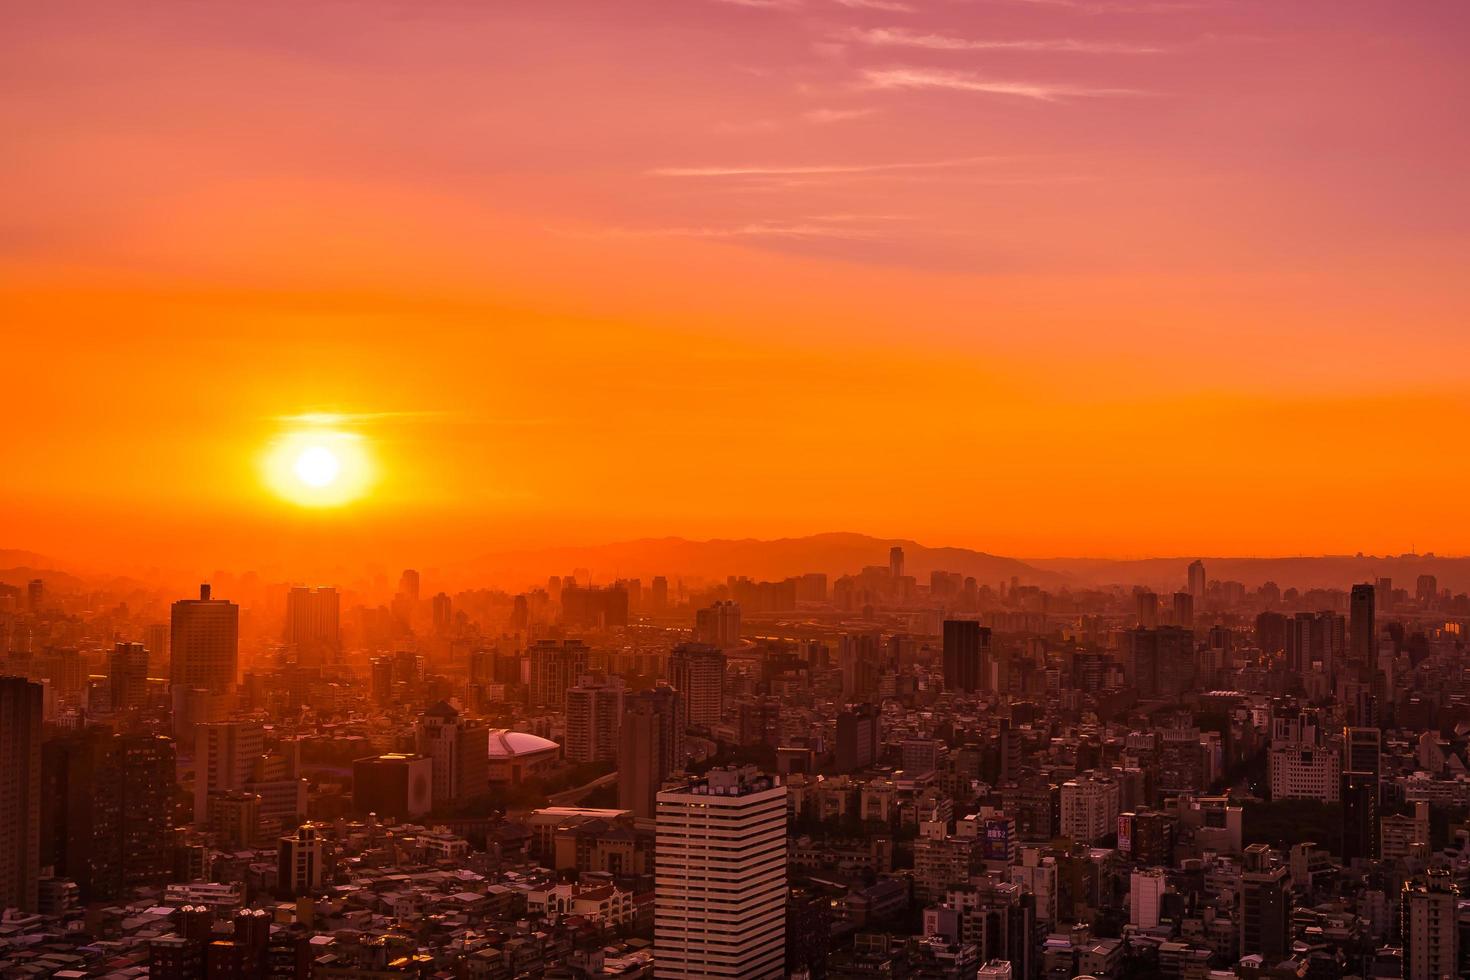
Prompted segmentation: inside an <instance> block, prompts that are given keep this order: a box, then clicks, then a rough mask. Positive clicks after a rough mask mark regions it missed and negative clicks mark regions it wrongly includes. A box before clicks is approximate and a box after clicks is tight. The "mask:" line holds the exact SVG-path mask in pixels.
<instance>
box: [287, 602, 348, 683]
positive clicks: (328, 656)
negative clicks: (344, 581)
mask: <svg viewBox="0 0 1470 980" xmlns="http://www.w3.org/2000/svg"><path fill="white" fill-rule="evenodd" d="M286 642H287V643H288V644H290V645H291V647H292V649H293V650H295V652H296V661H297V663H301V664H320V663H332V662H334V661H335V660H336V659H337V657H338V654H339V653H340V652H341V597H340V596H339V595H338V594H337V590H336V589H333V588H319V589H312V588H307V587H306V586H296V587H294V588H293V589H291V591H290V592H288V593H286Z"/></svg>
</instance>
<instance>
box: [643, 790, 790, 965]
mask: <svg viewBox="0 0 1470 980" xmlns="http://www.w3.org/2000/svg"><path fill="white" fill-rule="evenodd" d="M656 816H657V825H658V838H657V846H656V851H655V854H656V859H657V873H656V884H655V888H654V913H655V919H654V976H655V977H658V978H660V980H664V978H667V980H692V978H695V977H738V978H741V980H764V978H766V977H770V978H773V980H774V978H778V977H780V976H782V975H783V973H784V970H785V965H786V787H785V786H781V785H778V784H777V782H776V780H775V779H774V778H773V777H771V776H767V775H764V774H762V773H760V772H758V771H757V770H756V769H755V768H754V767H751V766H746V767H744V768H740V769H736V768H734V767H731V768H728V769H712V770H710V772H709V774H708V775H707V776H705V777H704V778H702V779H697V780H693V781H691V782H689V783H687V784H685V785H683V786H681V787H679V788H678V789H672V790H666V791H664V792H661V793H659V794H658V804H657V814H656Z"/></svg>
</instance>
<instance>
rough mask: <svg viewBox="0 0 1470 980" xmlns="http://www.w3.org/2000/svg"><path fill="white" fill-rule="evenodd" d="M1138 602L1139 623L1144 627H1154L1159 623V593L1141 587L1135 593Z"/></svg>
mask: <svg viewBox="0 0 1470 980" xmlns="http://www.w3.org/2000/svg"><path fill="white" fill-rule="evenodd" d="M1134 599H1135V601H1136V602H1137V604H1138V615H1137V617H1136V619H1137V624H1138V626H1139V627H1140V628H1142V629H1153V628H1154V627H1156V626H1158V625H1159V597H1158V594H1157V593H1154V592H1149V591H1148V590H1146V589H1141V590H1139V591H1138V592H1137V593H1135V594H1134Z"/></svg>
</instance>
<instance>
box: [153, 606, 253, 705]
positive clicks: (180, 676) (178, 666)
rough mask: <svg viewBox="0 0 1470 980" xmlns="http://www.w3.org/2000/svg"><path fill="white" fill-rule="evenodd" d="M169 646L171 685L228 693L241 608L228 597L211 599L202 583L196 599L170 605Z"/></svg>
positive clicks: (237, 651)
mask: <svg viewBox="0 0 1470 980" xmlns="http://www.w3.org/2000/svg"><path fill="white" fill-rule="evenodd" d="M169 649H170V650H171V651H172V657H173V660H172V668H171V670H170V675H169V678H170V680H171V681H172V682H173V684H175V685H176V686H183V687H199V688H204V689H206V690H208V691H209V692H210V693H212V694H224V693H226V692H228V691H229V690H230V689H231V688H232V687H233V686H234V684H235V678H236V676H237V672H238V670H239V661H240V607H239V606H237V605H235V604H234V603H233V602H230V601H229V600H228V599H211V598H210V595H209V586H208V585H201V586H200V587H199V598H198V599H180V600H179V601H178V602H175V603H174V604H173V610H172V615H171V616H170V622H169Z"/></svg>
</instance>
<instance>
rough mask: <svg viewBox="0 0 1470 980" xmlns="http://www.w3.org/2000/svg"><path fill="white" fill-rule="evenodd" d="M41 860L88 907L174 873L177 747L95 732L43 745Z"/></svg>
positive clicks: (145, 737) (169, 742)
mask: <svg viewBox="0 0 1470 980" xmlns="http://www.w3.org/2000/svg"><path fill="white" fill-rule="evenodd" d="M41 768H42V781H43V782H42V786H43V803H42V815H43V822H42V830H41V860H42V863H43V864H45V865H50V866H51V867H52V868H54V869H55V872H56V874H57V876H59V877H63V878H69V879H71V880H72V881H75V882H76V884H77V889H78V892H79V895H80V897H81V899H82V900H83V901H85V902H93V901H105V900H111V899H116V898H121V897H123V896H124V895H125V894H126V893H127V892H128V890H129V889H132V888H139V887H144V886H158V885H162V884H165V883H167V882H168V881H169V880H170V876H171V875H172V874H173V868H174V862H173V852H174V828H173V801H174V786H175V780H176V776H177V772H176V770H177V764H176V759H175V751H174V742H173V740H172V739H169V738H165V737H163V736H161V735H145V734H137V735H115V734H111V733H109V732H106V731H92V732H85V733H82V734H77V735H69V736H65V737H61V738H55V739H52V740H50V741H48V742H47V743H46V744H45V745H44V746H43V747H42V765H41Z"/></svg>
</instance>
